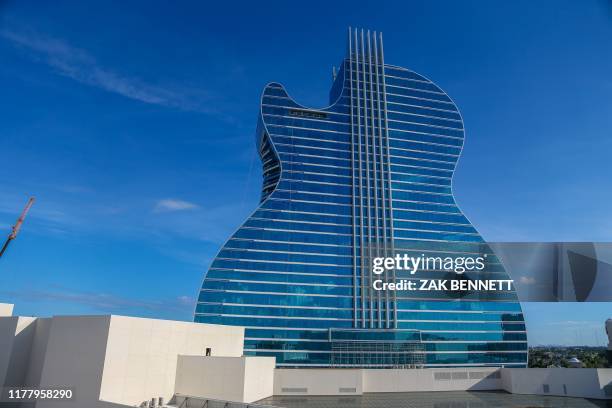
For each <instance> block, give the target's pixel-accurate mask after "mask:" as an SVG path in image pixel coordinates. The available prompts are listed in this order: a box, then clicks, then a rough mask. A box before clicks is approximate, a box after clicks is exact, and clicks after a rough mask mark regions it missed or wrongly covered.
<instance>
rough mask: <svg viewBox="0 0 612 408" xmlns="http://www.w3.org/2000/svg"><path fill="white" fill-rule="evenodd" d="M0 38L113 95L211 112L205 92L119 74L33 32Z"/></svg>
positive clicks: (10, 33) (2, 34) (4, 34)
mask: <svg viewBox="0 0 612 408" xmlns="http://www.w3.org/2000/svg"><path fill="white" fill-rule="evenodd" d="M0 37H2V38H4V39H6V40H8V41H9V42H11V43H12V44H13V45H14V46H16V47H18V48H20V49H23V50H25V51H27V52H28V53H29V55H30V57H31V58H33V59H34V60H35V61H37V62H40V63H43V64H46V65H48V66H49V67H51V68H52V69H53V70H54V71H55V72H56V73H58V74H59V75H62V76H64V77H67V78H70V79H73V80H75V81H77V82H80V83H82V84H86V85H89V86H93V87H96V88H100V89H103V90H105V91H108V92H112V93H115V94H118V95H121V96H124V97H126V98H129V99H133V100H136V101H140V102H144V103H147V104H152V105H160V106H167V107H172V108H177V109H182V110H187V111H197V112H204V113H213V111H212V110H211V108H210V104H209V103H207V104H204V102H209V99H210V98H209V95H207V94H206V92H203V91H198V92H195V91H194V90H193V89H187V88H185V89H178V88H177V87H175V86H158V85H153V84H150V83H147V82H145V81H143V80H141V79H139V78H136V77H130V76H126V75H122V74H119V73H117V72H115V71H114V70H113V69H110V68H107V67H105V66H103V65H102V64H100V63H99V62H98V61H97V60H96V58H95V57H94V56H93V55H91V54H90V53H88V52H87V51H85V50H82V49H80V48H76V47H73V46H71V45H70V44H68V43H67V42H65V41H63V40H60V39H56V38H51V37H48V36H42V35H39V34H36V33H32V32H21V31H11V30H6V29H5V30H2V31H0Z"/></svg>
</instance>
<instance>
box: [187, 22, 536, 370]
mask: <svg viewBox="0 0 612 408" xmlns="http://www.w3.org/2000/svg"><path fill="white" fill-rule="evenodd" d="M463 141H464V129H463V121H462V118H461V115H460V113H459V111H458V109H457V106H456V105H455V104H454V103H453V101H452V100H451V99H450V98H449V96H448V95H447V94H446V93H445V92H444V91H442V90H441V89H440V88H439V87H438V86H436V85H435V84H434V83H433V82H431V81H430V80H428V79H427V78H425V77H423V76H421V75H419V74H417V73H415V72H413V71H410V70H408V69H405V68H401V67H396V66H392V65H388V64H385V61H384V51H383V42H382V35H380V34H376V33H373V34H370V32H364V31H363V30H362V31H357V30H350V29H349V36H348V46H347V56H346V57H345V58H344V59H343V60H342V63H341V65H340V68H339V70H338V72H337V73H336V74H335V78H334V82H333V85H332V87H331V91H330V106H329V107H327V108H324V109H310V108H306V107H303V106H301V105H299V104H298V103H297V102H295V101H294V100H293V99H292V98H291V97H290V96H289V95H288V94H287V92H286V91H285V89H284V88H283V86H282V85H280V84H278V83H270V84H269V85H267V86H266V88H265V89H264V92H263V94H262V97H261V112H260V116H259V121H258V126H257V132H256V143H257V147H258V150H259V154H260V157H261V160H262V165H263V186H262V195H261V202H260V204H259V207H258V208H257V209H256V210H255V211H254V212H253V214H252V215H251V216H250V217H249V218H248V219H247V220H246V221H245V222H244V224H243V225H242V226H241V227H240V228H239V229H238V230H237V231H236V232H235V233H234V234H233V235H232V236H231V237H230V238H229V240H228V241H227V242H226V243H225V245H224V246H223V247H222V248H221V250H220V251H219V253H218V255H217V257H216V258H215V260H214V262H213V263H212V265H211V267H210V269H209V271H208V273H207V275H206V277H205V279H204V283H203V286H202V289H201V291H200V295H199V299H198V304H197V308H196V313H195V321H196V322H204V323H215V324H227V325H240V326H245V327H246V332H245V345H244V349H245V354H247V355H258V356H274V357H276V361H277V365H278V366H283V367H329V366H338V365H339V366H360V367H368V366H372V367H397V366H405V365H418V366H426V367H439V366H485V365H486V366H501V365H504V366H512V367H525V366H526V362H527V339H526V332H525V323H524V321H523V315H522V312H521V307H520V304H519V303H518V300H517V297H516V294H515V293H514V292H513V291H506V292H486V293H485V292H470V293H462V294H456V293H448V292H446V293H445V292H401V291H399V292H392V293H390V292H388V291H385V292H379V291H374V290H373V289H372V280H373V279H374V278H373V276H372V275H371V272H370V268H369V265H370V263H369V262H370V259H371V258H372V257H373V256H389V255H393V254H395V253H410V252H411V251H413V252H414V253H415V254H418V255H421V254H424V253H425V254H441V253H450V252H452V253H455V254H456V253H466V254H468V253H483V252H484V253H488V254H489V257H488V262H487V270H486V271H483V272H482V273H480V274H472V276H471V277H475V278H477V279H482V278H483V276H486V277H493V278H495V279H507V274H506V273H505V271H504V268H503V266H502V265H501V263H500V262H499V261H498V260H497V259H496V258H495V256H494V254H492V253H491V252H490V250H489V249H488V246H487V245H486V243H484V241H483V239H482V238H481V237H480V235H479V234H478V232H477V231H476V230H475V228H474V227H473V226H472V225H471V224H470V222H469V221H468V220H467V219H466V217H465V216H464V215H463V214H462V213H461V211H460V209H459V208H458V207H457V205H456V204H455V200H454V198H453V195H452V189H451V181H452V176H453V171H454V169H455V166H456V164H457V160H458V158H459V155H460V153H461V150H462V147H463ZM427 273H428V274H429V275H428V276H427V277H428V278H444V276H445V272H444V271H440V270H438V271H436V270H431V271H427ZM421 277H422V276H421ZM471 277H470V274H466V279H469V278H471ZM383 278H386V279H389V280H396V279H400V278H401V279H403V278H408V279H409V278H411V277H410V276H408V275H406V276H402V275H401V274H399V272H398V275H397V276H396V275H393V276H391V275H388V276H387V273H385V275H383ZM379 346H380V347H379ZM398 354H401V356H399V357H393V355H395V356H397V355H398ZM407 355H412V357H411V358H407ZM381 356H382V357H384V358H381ZM408 357H410V356H408Z"/></svg>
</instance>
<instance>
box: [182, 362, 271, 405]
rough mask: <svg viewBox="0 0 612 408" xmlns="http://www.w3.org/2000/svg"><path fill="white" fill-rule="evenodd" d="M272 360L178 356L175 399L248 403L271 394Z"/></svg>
mask: <svg viewBox="0 0 612 408" xmlns="http://www.w3.org/2000/svg"><path fill="white" fill-rule="evenodd" d="M275 364H276V360H275V358H274V357H206V356H179V359H178V364H177V368H176V386H175V392H176V394H177V395H182V396H192V397H199V398H205V399H215V400H223V401H232V402H243V403H250V402H255V401H259V400H261V399H264V398H267V397H271V396H272V395H273V393H274V366H275Z"/></svg>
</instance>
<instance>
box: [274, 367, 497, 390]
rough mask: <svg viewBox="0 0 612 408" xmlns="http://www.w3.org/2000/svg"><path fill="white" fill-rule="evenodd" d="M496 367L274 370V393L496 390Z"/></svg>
mask: <svg viewBox="0 0 612 408" xmlns="http://www.w3.org/2000/svg"><path fill="white" fill-rule="evenodd" d="M500 389H502V382H501V374H500V371H499V369H498V368H489V367H483V368H440V369H340V368H338V369H277V370H276V372H275V375H274V394H275V395H360V394H362V393H370V392H371V393H374V392H413V391H463V390H473V391H476V390H500Z"/></svg>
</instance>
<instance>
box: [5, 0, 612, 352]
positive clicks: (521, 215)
mask: <svg viewBox="0 0 612 408" xmlns="http://www.w3.org/2000/svg"><path fill="white" fill-rule="evenodd" d="M349 25H352V26H358V27H366V28H371V29H376V30H379V31H382V32H383V33H384V35H385V54H386V60H387V62H388V63H392V64H396V65H401V66H405V67H408V68H410V69H413V70H415V71H417V72H420V73H422V74H424V75H426V76H427V77H429V78H431V79H432V80H434V81H435V82H437V83H438V84H439V85H440V86H441V87H442V88H443V89H445V90H446V91H447V92H448V93H449V94H450V95H451V97H452V98H453V99H454V100H455V102H456V103H457V104H458V105H459V107H460V109H461V111H462V114H463V117H464V120H465V125H466V131H467V133H466V145H465V148H464V151H463V155H462V158H461V159H460V161H459V166H458V169H457V171H456V173H455V180H454V190H455V194H456V197H457V201H458V202H459V204H460V206H461V208H462V209H463V211H464V212H465V213H466V215H467V216H468V217H469V218H470V220H471V221H472V222H473V223H474V224H475V226H476V227H477V228H478V229H479V231H480V232H481V233H482V234H483V235H484V237H485V238H486V239H487V240H490V241H496V240H497V241H512V240H519V241H563V240H567V241H571V240H588V241H611V240H612V214H611V212H610V202H611V201H612V189H611V188H610V180H611V179H612V161H611V160H610V153H611V152H612V114H610V112H611V111H612V98H611V95H612V75H611V74H610V73H611V72H612V52H610V51H611V49H612V3H611V2H609V1H595V0H593V1H584V2H575V1H554V2H552V1H551V2H546V1H538V2H530V1H513V2H501V1H498V2H491V1H482V2H471V1H464V2H455V1H448V2H443V1H421V2H397V3H387V2H382V3H377V4H376V7H373V6H372V4H371V3H365V2H364V3H360V2H355V1H353V2H318V1H309V2H307V3H304V4H301V5H299V6H297V5H295V3H292V2H266V4H265V5H263V4H262V2H243V3H236V2H182V3H180V4H178V3H173V2H129V3H126V2H99V3H97V4H96V3H94V4H91V3H89V2H88V3H87V4H86V3H84V2H63V1H58V2H53V3H41V2H15V1H4V2H0V56H1V58H0V90H1V92H0V106H2V110H1V111H2V114H1V115H0V118H1V120H0V155H1V156H0V157H1V158H2V161H1V168H2V171H0V230H2V231H5V233H7V234H8V231H9V228H10V225H11V224H12V223H13V222H14V221H15V218H16V216H17V215H18V213H19V211H20V210H21V207H22V206H23V205H24V204H25V202H26V200H27V197H28V196H30V195H35V196H36V197H37V199H38V201H37V203H36V204H35V206H34V208H33V210H32V212H31V216H30V218H29V219H28V220H27V221H26V224H25V226H24V228H23V230H22V234H21V235H20V236H19V238H18V239H17V240H16V241H15V242H14V243H13V244H12V246H11V248H10V249H9V251H8V252H7V253H6V256H5V257H4V258H3V259H2V262H1V264H0V301H5V302H14V303H16V312H17V313H19V314H24V315H50V314H63V313H81V314H82V313H109V312H111V313H122V314H131V315H141V316H156V317H163V318H173V319H185V320H189V319H190V318H191V313H192V311H193V305H194V302H195V297H196V294H197V291H198V289H199V286H200V284H201V280H202V278H203V274H204V272H205V270H206V267H207V265H208V264H209V262H210V260H211V258H212V257H213V256H214V254H215V252H216V251H217V249H218V248H219V246H220V245H221V244H222V243H223V241H224V240H225V239H226V238H227V236H228V235H229V234H230V233H231V232H232V231H233V230H234V229H235V228H236V227H237V226H238V225H239V224H240V223H241V222H242V221H243V219H244V218H245V217H246V216H247V215H248V214H249V213H250V211H251V210H252V209H253V208H254V207H255V205H256V203H257V201H258V198H259V187H260V175H261V172H260V168H259V166H260V163H259V161H258V159H257V157H256V154H255V148H254V135H253V134H254V126H255V123H256V115H257V110H258V100H259V96H260V93H261V91H262V88H263V86H264V85H265V84H266V83H267V82H269V81H278V82H281V83H283V84H285V85H286V87H287V89H288V90H289V92H290V93H291V94H292V95H293V96H294V97H295V98H296V99H297V100H299V101H300V102H302V103H304V104H306V105H311V106H314V107H317V106H324V105H326V103H327V100H326V99H327V94H328V90H329V86H330V82H331V71H332V65H334V64H338V62H339V61H340V59H341V57H342V56H343V53H344V49H345V44H344V41H345V31H346V28H347V27H348V26H349ZM525 310H526V317H527V323H528V326H529V329H530V342H531V343H533V344H543V343H565V344H574V343H576V342H579V343H585V344H601V343H603V332H602V331H601V330H603V329H602V327H603V326H602V322H603V320H605V318H606V317H609V316H610V315H612V306H611V305H610V304H599V305H592V304H591V305H577V304H566V305H545V304H528V305H525ZM567 327H569V328H567ZM599 329H601V330H599ZM598 330H599V334H597V333H598ZM576 331H579V332H580V333H583V337H584V338H582V339H581V338H579V337H578V335H577V334H576ZM585 333H586V334H585Z"/></svg>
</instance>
